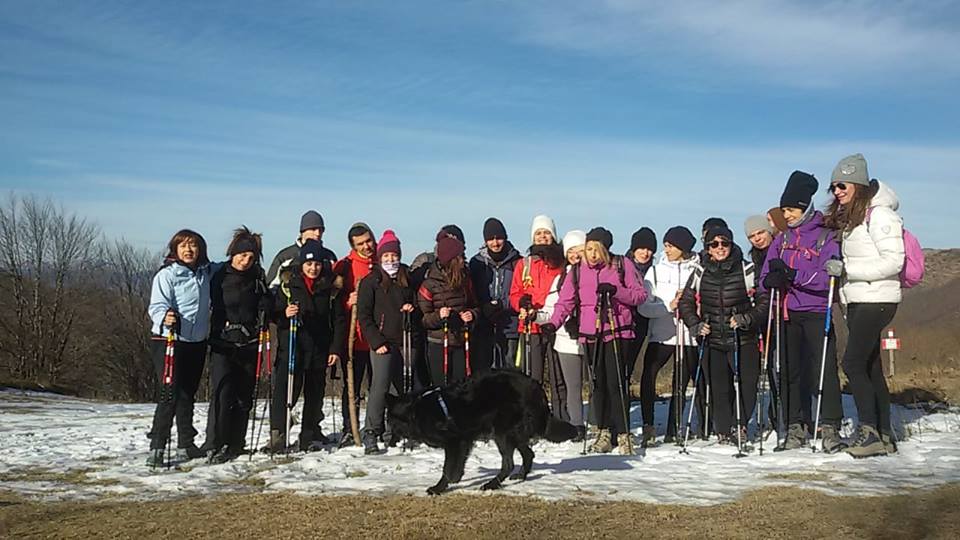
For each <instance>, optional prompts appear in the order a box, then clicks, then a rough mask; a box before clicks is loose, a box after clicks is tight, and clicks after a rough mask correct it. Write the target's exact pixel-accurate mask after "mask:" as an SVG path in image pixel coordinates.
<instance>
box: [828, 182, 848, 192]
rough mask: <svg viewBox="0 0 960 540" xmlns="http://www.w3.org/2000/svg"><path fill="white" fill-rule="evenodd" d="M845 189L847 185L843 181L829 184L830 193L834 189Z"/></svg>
mask: <svg viewBox="0 0 960 540" xmlns="http://www.w3.org/2000/svg"><path fill="white" fill-rule="evenodd" d="M838 189H839V190H840V191H846V190H847V185H846V184H845V183H843V182H837V183H836V184H830V193H833V192H834V191H836V190H838Z"/></svg>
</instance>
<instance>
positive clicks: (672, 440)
mask: <svg viewBox="0 0 960 540" xmlns="http://www.w3.org/2000/svg"><path fill="white" fill-rule="evenodd" d="M675 442H677V436H676V435H674V434H673V433H669V432H667V434H666V435H664V436H663V444H670V443H675Z"/></svg>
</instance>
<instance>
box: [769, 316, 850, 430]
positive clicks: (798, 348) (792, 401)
mask: <svg viewBox="0 0 960 540" xmlns="http://www.w3.org/2000/svg"><path fill="white" fill-rule="evenodd" d="M789 317H790V318H789V320H786V321H784V322H783V341H784V352H785V353H786V354H785V356H786V366H785V369H782V370H781V377H783V379H784V381H783V382H782V383H781V387H782V388H783V404H784V409H785V410H786V415H787V418H786V420H787V424H804V425H806V426H808V427H809V428H810V429H813V425H814V418H813V408H814V407H815V406H816V394H817V389H818V387H819V385H820V361H821V359H822V354H823V343H824V339H823V326H824V322H825V319H826V314H825V313H813V312H802V311H793V312H790V315H789ZM820 414H821V423H822V424H828V425H832V426H835V427H840V421H841V420H843V405H842V403H841V397H840V377H839V376H838V374H837V344H836V337H835V336H834V333H833V325H831V326H830V333H829V335H828V339H827V359H826V365H825V368H824V373H823V405H822V407H821V411H820Z"/></svg>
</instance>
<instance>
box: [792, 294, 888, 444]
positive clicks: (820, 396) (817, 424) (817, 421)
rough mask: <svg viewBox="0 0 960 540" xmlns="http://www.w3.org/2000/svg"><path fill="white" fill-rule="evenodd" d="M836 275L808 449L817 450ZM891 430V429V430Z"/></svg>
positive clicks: (824, 336) (829, 301)
mask: <svg viewBox="0 0 960 540" xmlns="http://www.w3.org/2000/svg"><path fill="white" fill-rule="evenodd" d="M836 281H837V278H836V276H833V275H831V276H830V291H829V292H827V313H826V315H825V317H824V321H823V352H822V353H821V355H820V384H819V385H817V413H816V414H815V415H814V416H813V442H811V443H810V449H811V450H813V451H814V452H816V451H817V435H818V432H819V430H820V405H821V403H822V402H823V372H824V370H825V369H826V367H827V344H828V342H829V341H830V319H831V315H832V313H831V312H832V311H833V287H834V285H835V284H836ZM891 431H893V430H891Z"/></svg>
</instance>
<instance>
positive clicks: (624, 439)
mask: <svg viewBox="0 0 960 540" xmlns="http://www.w3.org/2000/svg"><path fill="white" fill-rule="evenodd" d="M617 448H619V449H620V455H622V456H632V455H633V454H634V452H633V436H632V435H630V434H629V433H621V434H620V435H617Z"/></svg>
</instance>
